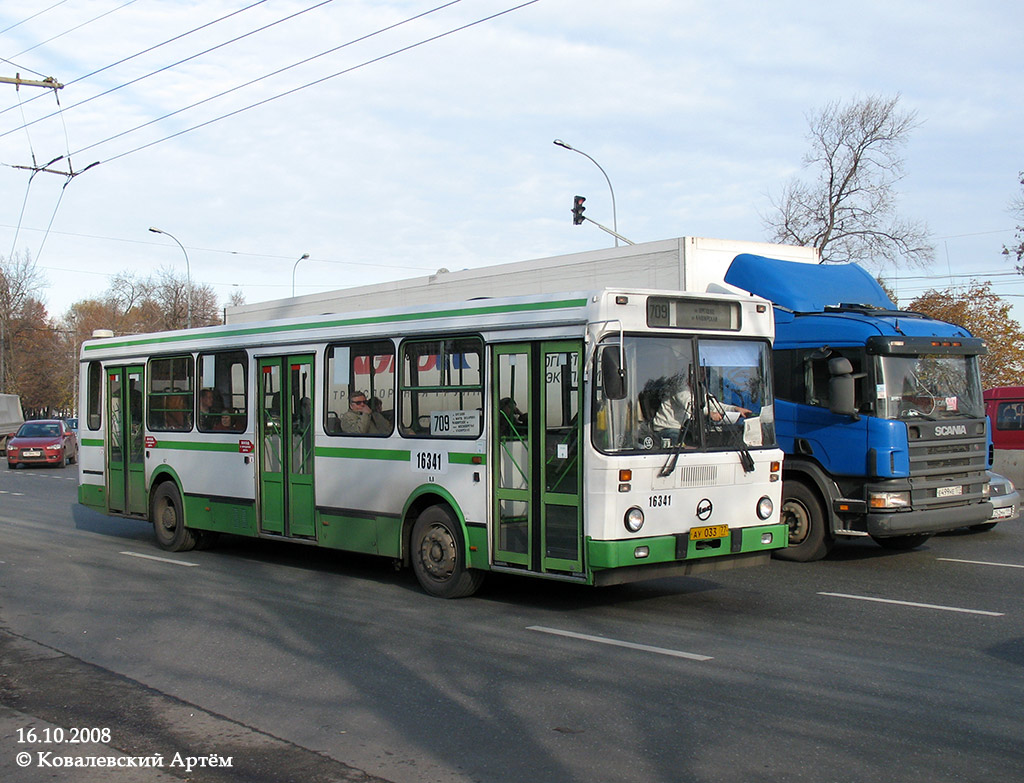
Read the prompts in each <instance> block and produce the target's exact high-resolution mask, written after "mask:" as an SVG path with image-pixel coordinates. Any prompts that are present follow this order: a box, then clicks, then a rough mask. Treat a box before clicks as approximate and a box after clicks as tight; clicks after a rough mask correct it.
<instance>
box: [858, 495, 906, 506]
mask: <svg viewBox="0 0 1024 783" xmlns="http://www.w3.org/2000/svg"><path fill="white" fill-rule="evenodd" d="M868 505H869V506H870V507H871V508H909V507H910V493H909V492H869V493H868Z"/></svg>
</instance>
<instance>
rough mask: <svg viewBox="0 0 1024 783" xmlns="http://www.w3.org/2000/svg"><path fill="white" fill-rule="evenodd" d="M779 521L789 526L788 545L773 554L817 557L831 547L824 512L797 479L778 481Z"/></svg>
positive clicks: (787, 557)
mask: <svg viewBox="0 0 1024 783" xmlns="http://www.w3.org/2000/svg"><path fill="white" fill-rule="evenodd" d="M782 521H783V522H784V523H785V524H786V525H788V526H789V546H788V547H786V548H785V549H777V550H775V552H774V553H773V554H774V555H775V556H776V557H778V558H779V559H780V560H796V561H798V562H801V563H806V562H809V561H811V560H821V558H823V557H824V556H825V555H827V554H828V553H829V550H830V549H831V548H832V539H831V538H830V537H829V535H828V532H827V531H826V530H825V526H826V520H825V511H824V509H823V508H822V505H821V501H820V500H818V496H817V494H816V493H815V492H814V490H812V489H811V488H810V487H808V486H807V485H806V484H803V483H801V482H799V481H785V482H783V484H782Z"/></svg>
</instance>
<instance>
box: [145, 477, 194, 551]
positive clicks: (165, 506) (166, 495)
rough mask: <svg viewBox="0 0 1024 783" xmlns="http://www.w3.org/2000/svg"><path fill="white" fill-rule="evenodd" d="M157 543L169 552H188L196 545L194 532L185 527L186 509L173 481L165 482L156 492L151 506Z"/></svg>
mask: <svg viewBox="0 0 1024 783" xmlns="http://www.w3.org/2000/svg"><path fill="white" fill-rule="evenodd" d="M150 509H151V517H152V519H153V530H154V532H155V533H156V542H157V544H159V545H160V548H161V549H164V550H166V551H168V552H187V551H188V550H190V549H192V548H194V547H195V545H196V539H195V536H194V535H192V531H191V530H189V529H188V528H187V527H185V507H184V506H183V505H182V502H181V493H180V492H178V487H177V485H176V484H175V483H174V482H173V481H165V482H164V483H163V484H161V485H160V486H159V487H157V489H156V492H154V493H153V500H152V502H151V505H150Z"/></svg>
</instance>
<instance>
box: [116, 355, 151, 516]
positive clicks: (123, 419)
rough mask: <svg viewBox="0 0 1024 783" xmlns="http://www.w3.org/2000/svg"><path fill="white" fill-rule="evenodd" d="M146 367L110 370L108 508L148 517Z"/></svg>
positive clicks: (119, 512) (120, 512)
mask: <svg viewBox="0 0 1024 783" xmlns="http://www.w3.org/2000/svg"><path fill="white" fill-rule="evenodd" d="M142 378H143V368H142V367H140V366H131V367H108V368H107V422H108V427H107V446H106V453H107V509H108V510H109V512H110V513H111V514H132V515H139V516H145V515H146V514H147V513H148V511H149V508H148V502H147V499H146V463H145V449H144V446H145V443H144V438H143V432H142V428H143V419H142V389H143V385H142Z"/></svg>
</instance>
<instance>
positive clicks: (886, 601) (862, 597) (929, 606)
mask: <svg viewBox="0 0 1024 783" xmlns="http://www.w3.org/2000/svg"><path fill="white" fill-rule="evenodd" d="M818 595H828V596H832V597H833V598H852V599H853V600H855V601H874V602H875V603H879V604H896V605H897V606H912V607H914V608H916V609H939V610H941V611H943V612H960V613H962V614H981V615H985V616H986V617H1004V616H1005V615H1004V613H1003V612H986V611H985V610H984V609H962V608H961V607H958V606H941V605H939V604H920V603H917V602H915V601H895V600H893V599H891V598H873V597H872V596H869V595H849V594H847V593H818Z"/></svg>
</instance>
